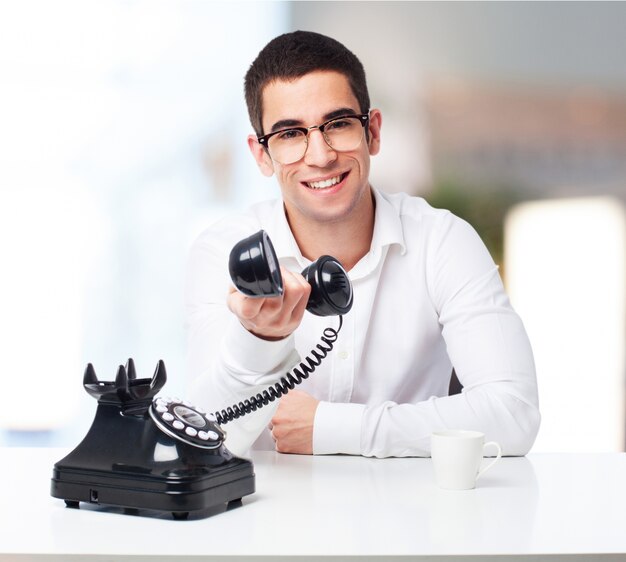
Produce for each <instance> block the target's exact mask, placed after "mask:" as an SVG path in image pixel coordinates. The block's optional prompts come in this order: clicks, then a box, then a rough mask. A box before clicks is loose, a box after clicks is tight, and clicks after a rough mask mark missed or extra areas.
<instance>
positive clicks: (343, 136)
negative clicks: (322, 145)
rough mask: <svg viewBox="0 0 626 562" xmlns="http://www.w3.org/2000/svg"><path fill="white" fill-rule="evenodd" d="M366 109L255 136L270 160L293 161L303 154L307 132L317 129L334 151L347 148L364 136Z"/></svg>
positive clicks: (353, 147)
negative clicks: (317, 123)
mask: <svg viewBox="0 0 626 562" xmlns="http://www.w3.org/2000/svg"><path fill="white" fill-rule="evenodd" d="M369 118H370V115H369V112H368V113H363V114H361V115H344V116H342V117H335V118H334V119H330V120H328V121H326V122H325V123H322V124H321V125H313V126H311V127H290V128H288V129H281V130H280V131H274V132H273V133H269V134H268V135H263V136H260V137H257V140H258V141H259V143H260V144H261V145H263V146H264V147H265V148H266V149H267V151H268V152H269V155H270V157H271V159H272V160H274V161H276V162H278V163H279V164H293V163H294V162H297V161H298V160H300V159H302V158H303V157H304V155H305V154H306V149H307V146H308V143H309V133H310V132H311V131H312V130H313V129H318V130H319V132H320V133H322V136H323V137H324V140H325V141H326V144H327V145H328V146H330V148H332V149H333V150H336V151H337V152H348V151H350V150H354V149H355V148H357V147H358V146H359V145H360V144H361V141H362V140H363V137H364V136H365V134H364V131H365V126H366V125H367V123H368V122H369Z"/></svg>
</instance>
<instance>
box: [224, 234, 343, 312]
mask: <svg viewBox="0 0 626 562" xmlns="http://www.w3.org/2000/svg"><path fill="white" fill-rule="evenodd" d="M228 270H229V272H230V277H231V279H232V280H233V283H234V284H235V287H237V289H238V290H239V291H241V292H242V293H243V294H244V295H247V296H249V297H278V296H280V295H282V294H283V279H282V276H281V274H280V269H279V265H278V259H277V258H276V252H275V251H274V246H273V245H272V242H271V241H270V238H269V236H268V235H267V233H266V232H265V231H264V230H260V231H259V232H257V233H256V234H253V235H252V236H249V237H248V238H244V239H243V240H241V241H240V242H238V243H237V244H235V246H234V248H233V249H232V250H231V252H230V258H229V260H228ZM302 276H303V277H304V278H305V279H306V280H307V281H308V283H309V284H310V285H311V296H310V297H309V302H308V304H307V310H308V311H309V312H311V313H312V314H315V315H317V316H337V315H341V314H346V313H347V312H349V310H350V309H351V308H352V284H351V283H350V279H349V278H348V274H347V273H346V271H345V270H344V268H343V267H342V265H341V264H340V263H339V261H337V260H336V259H335V258H333V257H331V256H321V257H320V258H318V259H317V260H316V261H314V262H313V263H312V264H311V265H309V266H308V267H306V268H305V269H304V270H303V271H302Z"/></svg>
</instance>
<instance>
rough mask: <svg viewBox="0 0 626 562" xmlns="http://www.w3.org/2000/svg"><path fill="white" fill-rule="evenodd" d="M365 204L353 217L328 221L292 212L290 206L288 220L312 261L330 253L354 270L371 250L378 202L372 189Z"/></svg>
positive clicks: (303, 251)
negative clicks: (316, 219) (375, 200)
mask: <svg viewBox="0 0 626 562" xmlns="http://www.w3.org/2000/svg"><path fill="white" fill-rule="evenodd" d="M362 207H363V208H362V209H361V210H360V211H359V212H358V213H357V212H355V213H351V216H350V217H344V218H341V219H338V220H337V221H327V222H319V221H315V220H314V219H310V218H308V217H302V216H300V215H297V214H290V213H289V210H288V209H287V210H286V212H287V220H288V221H289V226H290V227H291V231H292V232H293V235H294V238H295V239H296V242H297V244H298V247H299V248H300V252H301V253H302V255H303V256H304V257H305V258H307V259H309V260H311V261H314V260H316V259H317V258H319V257H320V256H322V255H325V254H326V255H330V256H333V257H334V258H336V259H338V260H339V262H340V263H341V265H342V266H343V267H344V269H345V270H346V271H350V270H351V269H352V268H353V267H354V266H355V265H356V264H357V262H358V261H359V260H360V259H361V258H362V257H363V256H364V255H365V254H367V252H369V250H370V246H371V243H372V236H373V234H374V210H375V203H374V195H373V193H371V191H370V192H368V194H367V196H366V198H365V200H364V201H363V204H362Z"/></svg>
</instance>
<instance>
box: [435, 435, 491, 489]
mask: <svg viewBox="0 0 626 562" xmlns="http://www.w3.org/2000/svg"><path fill="white" fill-rule="evenodd" d="M487 447H495V448H496V450H497V455H496V457H495V458H494V459H493V460H492V461H491V462H490V463H489V464H487V465H486V466H485V467H484V468H483V469H482V470H481V469H480V465H481V463H482V461H483V455H484V451H485V449H486V448H487ZM431 457H432V459H433V466H434V468H435V481H436V482H437V485H438V486H439V487H440V488H445V489H447V490H471V489H472V488H474V487H475V486H476V480H478V478H480V477H481V476H482V475H483V474H484V473H485V472H487V471H488V470H489V469H490V468H491V467H492V466H493V465H494V464H496V462H497V461H498V460H499V459H500V458H501V457H502V450H501V449H500V445H498V443H496V442H495V441H489V442H488V443H485V434H484V433H481V432H480V431H466V430H461V429H447V430H443V431H435V432H434V433H433V434H432V436H431Z"/></svg>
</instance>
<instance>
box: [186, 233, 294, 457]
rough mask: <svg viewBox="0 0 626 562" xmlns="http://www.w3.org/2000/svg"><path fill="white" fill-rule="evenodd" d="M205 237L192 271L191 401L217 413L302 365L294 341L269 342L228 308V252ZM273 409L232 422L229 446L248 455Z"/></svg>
mask: <svg viewBox="0 0 626 562" xmlns="http://www.w3.org/2000/svg"><path fill="white" fill-rule="evenodd" d="M226 246H227V244H224V248H221V247H220V245H219V244H218V243H209V242H208V240H207V237H206V236H203V237H201V238H199V239H198V240H197V241H196V242H195V244H194V245H193V247H192V249H191V252H190V256H189V260H188V266H187V279H186V289H185V328H186V332H187V355H188V358H187V359H188V361H187V363H188V374H189V383H190V384H189V389H188V391H189V397H190V399H192V400H193V401H194V402H195V403H196V404H197V405H199V406H201V407H202V408H204V409H206V411H207V412H217V411H221V410H222V409H225V408H227V407H230V406H232V405H233V404H238V403H239V402H241V401H244V400H246V399H248V398H249V397H251V396H254V395H256V394H257V393H258V392H260V391H262V390H265V389H266V388H267V387H268V386H270V385H272V384H274V383H275V382H277V381H278V380H279V379H280V377H281V376H282V375H283V374H284V373H285V371H287V370H288V369H289V368H290V367H291V366H292V365H294V364H295V363H296V362H297V361H298V360H299V355H298V353H297V352H296V350H295V346H294V338H293V336H289V337H287V338H285V339H283V340H279V341H266V340H262V339H261V338H258V337H256V336H254V335H253V334H251V333H250V332H248V331H247V330H246V329H245V328H244V327H243V326H242V325H241V324H240V322H239V321H238V319H237V318H236V317H235V315H234V314H232V313H231V312H230V310H229V309H228V307H227V305H226V298H227V295H228V291H229V287H230V286H231V285H232V283H231V281H230V277H229V276H228V268H227V263H228V252H229V251H230V247H228V249H227V248H226ZM276 405H277V402H276V404H270V405H268V406H266V407H264V408H262V409H260V410H258V411H256V412H253V413H251V414H248V415H246V416H245V417H243V418H240V419H237V420H234V421H231V422H228V423H227V424H226V427H225V428H224V429H225V430H226V432H227V435H228V437H227V446H228V448H229V449H230V450H231V451H232V452H233V453H235V454H239V455H243V454H245V453H246V451H247V450H248V449H249V448H250V446H251V445H252V443H253V442H254V441H255V440H256V439H257V437H258V436H259V435H260V434H261V432H262V431H263V429H264V428H265V427H266V426H267V424H268V422H269V420H270V419H271V417H272V415H273V414H274V411H275V409H276Z"/></svg>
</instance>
